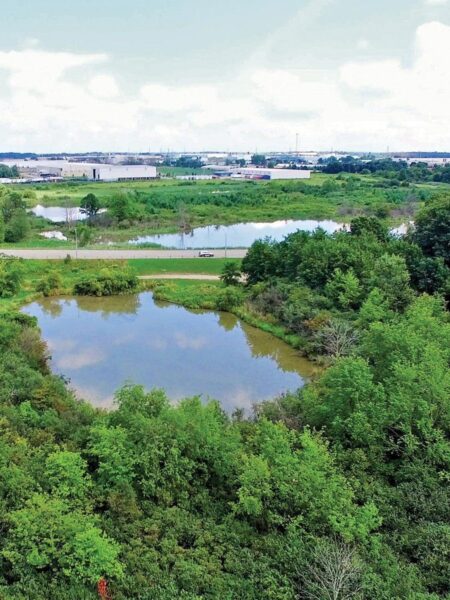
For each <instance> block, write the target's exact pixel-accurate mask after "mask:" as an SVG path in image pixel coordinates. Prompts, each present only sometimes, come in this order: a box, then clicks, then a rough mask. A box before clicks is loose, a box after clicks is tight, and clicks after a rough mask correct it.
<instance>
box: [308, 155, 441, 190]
mask: <svg viewBox="0 0 450 600" xmlns="http://www.w3.org/2000/svg"><path fill="white" fill-rule="evenodd" d="M319 168H320V170H321V171H322V172H323V173H328V174H331V175H337V174H338V173H355V174H361V175H371V174H373V175H378V176H382V177H387V178H391V179H396V180H398V181H399V182H400V183H402V182H417V183H418V182H426V181H435V182H439V183H450V164H448V165H434V166H432V167H429V166H428V164H427V163H425V162H421V161H420V158H418V159H417V161H415V162H412V163H408V162H406V161H404V160H392V159H391V158H382V159H359V158H354V157H353V156H345V157H343V158H336V157H332V158H330V159H326V160H321V161H319Z"/></svg>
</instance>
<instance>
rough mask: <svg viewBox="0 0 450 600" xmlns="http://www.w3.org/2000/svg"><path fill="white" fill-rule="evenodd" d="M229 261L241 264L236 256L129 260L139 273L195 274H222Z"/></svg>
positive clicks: (130, 264) (129, 263)
mask: <svg viewBox="0 0 450 600" xmlns="http://www.w3.org/2000/svg"><path fill="white" fill-rule="evenodd" d="M227 262H234V263H236V264H238V265H239V266H240V264H241V261H240V259H236V258H136V259H130V260H128V261H127V263H128V265H129V266H130V267H132V268H133V269H134V271H135V272H136V274H137V275H154V274H166V273H167V274H169V273H183V274H184V273H192V274H193V275H194V274H195V275H220V274H221V273H222V269H223V267H224V265H225V263H227Z"/></svg>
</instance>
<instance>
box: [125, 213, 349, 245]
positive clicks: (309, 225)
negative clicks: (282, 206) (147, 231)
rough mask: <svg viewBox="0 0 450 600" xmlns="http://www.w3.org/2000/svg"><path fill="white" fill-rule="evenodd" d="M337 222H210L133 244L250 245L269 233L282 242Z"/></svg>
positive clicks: (330, 227)
mask: <svg viewBox="0 0 450 600" xmlns="http://www.w3.org/2000/svg"><path fill="white" fill-rule="evenodd" d="M343 226H344V224H343V223H337V222H336V221H325V220H323V221H315V220H306V219H302V220H296V221H294V220H289V221H273V222H272V223H237V224H236V225H209V226H207V227H197V228H196V229H193V230H192V231H190V232H189V233H164V234H157V235H145V236H140V237H138V238H136V239H134V240H130V244H134V245H140V244H158V245H159V246H163V247H165V248H176V249H177V250H183V249H185V248H186V249H189V248H191V249H198V248H249V247H250V246H251V245H252V244H253V242H254V241H255V240H259V239H261V238H264V237H267V236H270V237H271V238H273V239H274V240H276V241H278V242H280V241H281V240H282V239H283V238H284V237H285V236H286V235H288V234H289V233H293V232H294V231H297V230H298V229H301V230H302V231H314V230H315V229H317V228H318V227H321V228H322V229H324V230H325V231H327V232H328V233H334V232H335V231H337V230H339V229H342V227H343Z"/></svg>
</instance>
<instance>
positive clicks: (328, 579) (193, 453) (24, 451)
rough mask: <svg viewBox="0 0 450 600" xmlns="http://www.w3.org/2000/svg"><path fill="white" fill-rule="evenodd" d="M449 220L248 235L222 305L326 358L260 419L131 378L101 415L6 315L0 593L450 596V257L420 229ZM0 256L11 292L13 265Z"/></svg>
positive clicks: (429, 599) (101, 280)
mask: <svg viewBox="0 0 450 600" xmlns="http://www.w3.org/2000/svg"><path fill="white" fill-rule="evenodd" d="M434 210H436V211H437V212H433V211H434ZM441 210H442V207H441V204H439V203H438V204H436V205H435V206H434V205H433V206H430V207H429V208H428V209H427V212H426V216H425V217H421V219H422V221H421V223H420V225H419V226H418V229H417V230H416V231H418V232H419V234H420V235H419V238H417V239H416V238H415V237H412V238H411V239H409V238H406V239H398V238H396V237H391V236H389V235H388V234H386V232H384V231H383V230H382V228H381V226H379V225H378V224H377V223H374V222H372V221H365V220H359V221H356V222H354V223H353V224H352V227H351V230H350V232H339V233H337V234H335V235H333V236H330V235H327V234H326V233H325V232H323V231H317V232H315V233H313V234H308V233H304V232H297V233H294V234H292V235H290V236H288V237H287V238H286V239H285V241H283V242H281V243H274V242H272V241H270V240H261V241H259V242H257V243H255V244H254V245H253V247H252V248H251V249H250V251H249V253H248V255H247V257H246V259H245V260H244V261H243V269H244V272H245V273H246V274H247V275H248V282H247V283H246V284H245V285H243V284H242V283H238V282H237V281H233V283H235V285H233V286H231V287H223V288H220V295H219V298H220V299H221V300H220V301H223V303H224V305H223V307H224V308H227V307H234V306H238V307H242V306H243V305H244V304H245V309H246V310H250V309H251V310H252V311H253V312H252V314H253V315H262V316H263V317H264V318H265V319H266V321H265V323H272V324H273V323H276V324H280V323H281V324H283V326H284V327H285V328H286V330H288V331H289V332H293V333H294V334H295V336H296V338H295V339H297V340H298V341H299V344H300V345H301V344H303V349H304V350H305V351H306V352H309V353H310V354H311V355H313V354H314V355H315V356H318V357H319V359H320V360H322V362H323V364H324V366H325V367H326V368H324V369H323V371H322V372H321V373H320V374H319V375H318V376H317V377H315V378H313V380H312V381H311V382H309V384H308V385H306V386H305V387H304V388H302V390H300V391H299V392H296V393H290V394H286V395H283V396H281V397H279V398H275V399H274V400H272V401H269V402H265V403H262V404H259V405H258V406H257V407H255V409H254V410H253V412H252V413H251V414H248V415H243V414H238V413H236V414H235V415H233V416H229V415H227V414H225V413H224V411H223V410H222V409H221V407H220V405H219V404H218V403H217V402H215V401H209V402H203V401H202V400H201V399H200V398H197V397H194V398H186V399H184V400H182V401H181V402H179V403H178V404H174V403H172V402H171V401H170V399H168V398H167V397H166V394H165V393H164V391H163V390H152V391H147V390H144V389H143V388H142V387H139V386H135V385H132V384H130V385H127V386H125V387H123V388H122V389H120V390H118V392H117V394H116V398H115V409H114V410H112V411H104V410H97V409H94V408H93V407H91V406H90V405H88V404H86V403H84V402H82V401H79V400H76V399H75V398H74V396H73V394H72V392H71V391H70V389H69V388H68V386H67V385H66V382H65V381H64V380H63V379H62V378H60V377H57V376H55V375H52V374H51V372H50V370H49V366H48V351H47V348H46V346H45V344H44V343H43V342H42V340H41V338H40V335H39V331H38V329H37V327H36V323H35V321H34V320H33V319H31V318H30V317H27V316H26V315H24V314H22V313H17V312H7V311H2V312H1V313H0V384H1V385H0V427H1V433H2V435H1V436H0V506H1V509H2V510H1V511H0V524H1V530H2V536H1V539H0V597H1V598H5V600H13V599H14V600H28V599H33V600H34V599H36V600H41V599H42V600H44V599H45V600H71V599H74V598H77V599H79V598H80V599H81V598H83V599H92V600H94V599H95V598H98V592H97V586H98V585H99V584H100V583H102V584H105V585H107V587H108V589H109V591H110V593H111V597H113V598H114V599H115V600H128V599H135V598H136V599H142V600H161V599H162V600H178V599H184V600H207V599H211V600H213V599H217V600H219V599H220V600H222V599H227V600H232V599H233V600H234V599H241V600H260V599H262V598H264V599H269V600H298V599H299V598H320V599H322V598H324V599H326V598H336V599H337V598H340V599H342V600H343V599H347V598H357V599H360V600H365V599H370V600H372V599H373V600H402V599H404V598H408V599H411V600H438V599H440V598H442V599H444V598H448V597H449V594H450V586H449V582H450V578H449V571H448V565H449V559H450V556H449V548H450V524H449V514H450V493H449V476H448V473H449V472H450V404H449V398H450V377H449V368H448V367H449V362H450V322H449V318H448V312H447V311H446V306H445V293H446V291H448V267H446V265H445V263H444V257H443V255H442V247H443V245H442V243H441V240H442V238H441V237H440V233H439V232H440V230H439V232H438V233H439V236H438V238H439V243H434V244H431V245H428V243H427V239H426V234H425V233H424V232H425V231H431V232H435V228H434V226H432V225H430V222H433V219H437V220H438V221H439V222H440V221H441V220H442V218H445V216H446V213H445V211H444V213H442V212H441ZM432 235H434V233H432ZM420 236H421V237H420ZM0 267H1V270H0V295H2V297H4V298H6V297H8V296H14V295H15V294H17V292H18V290H19V286H20V281H21V269H20V262H18V261H13V260H9V261H7V260H5V259H2V262H1V264H0ZM224 274H225V275H229V276H230V277H231V276H232V278H233V279H234V278H235V277H237V273H236V272H235V270H234V269H233V270H232V269H231V267H230V268H228V269H227V270H226V271H225V273H224ZM50 279H51V281H50ZM46 283H48V285H49V286H50V287H49V289H50V291H51V290H54V289H57V288H58V286H59V285H60V283H59V282H58V281H55V275H54V273H52V272H51V271H49V272H48V273H47V275H46V278H45V279H43V280H42V292H43V293H45V289H47V288H46V285H45V284H46ZM135 283H136V282H135V279H134V277H133V276H132V274H130V273H128V272H122V271H121V270H120V269H115V268H111V269H106V270H103V271H100V272H99V273H97V274H95V276H94V275H92V276H90V277H87V278H85V277H82V276H78V279H77V281H76V285H79V286H80V287H79V288H77V291H78V293H87V294H91V293H117V292H121V293H123V292H126V291H131V290H133V289H134V287H135ZM425 286H427V288H428V289H427V290H426V291H427V292H428V293H424V291H425V290H424V287H425ZM227 303H228V304H227ZM230 376H232V373H231V374H230ZM333 594H334V595H333Z"/></svg>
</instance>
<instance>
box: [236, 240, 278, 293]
mask: <svg viewBox="0 0 450 600" xmlns="http://www.w3.org/2000/svg"><path fill="white" fill-rule="evenodd" d="M276 249H277V245H276V243H275V242H274V241H272V240H271V239H270V238H266V239H265V240H257V241H256V242H253V244H252V245H251V246H250V248H249V250H248V252H247V254H246V255H245V256H244V258H243V260H242V271H243V273H245V274H246V275H247V278H248V282H249V283H258V281H265V280H267V279H269V278H270V277H273V276H274V275H275V274H276V272H277V268H278V265H277V251H276Z"/></svg>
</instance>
